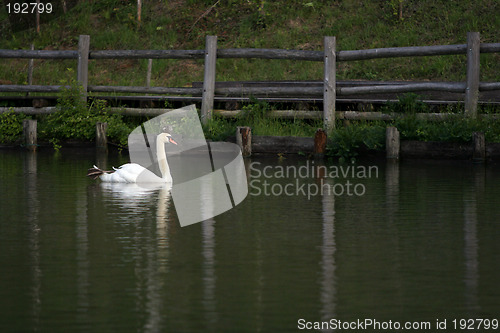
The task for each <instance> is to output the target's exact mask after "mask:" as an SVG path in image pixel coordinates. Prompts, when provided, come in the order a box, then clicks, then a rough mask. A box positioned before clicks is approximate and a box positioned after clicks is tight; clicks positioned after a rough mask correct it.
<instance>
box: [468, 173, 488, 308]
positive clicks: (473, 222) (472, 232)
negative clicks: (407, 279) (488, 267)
mask: <svg viewBox="0 0 500 333" xmlns="http://www.w3.org/2000/svg"><path fill="white" fill-rule="evenodd" d="M473 171H474V177H473V181H474V182H473V184H472V185H471V186H470V187H469V188H466V189H464V243H465V244H464V245H465V246H464V256H465V301H466V305H467V307H468V310H469V311H477V310H479V306H478V301H477V285H478V279H479V273H478V266H479V262H478V249H479V240H478V237H477V199H478V198H477V197H478V196H479V195H481V194H482V193H484V182H485V170H484V165H483V164H480V165H474V170H473Z"/></svg>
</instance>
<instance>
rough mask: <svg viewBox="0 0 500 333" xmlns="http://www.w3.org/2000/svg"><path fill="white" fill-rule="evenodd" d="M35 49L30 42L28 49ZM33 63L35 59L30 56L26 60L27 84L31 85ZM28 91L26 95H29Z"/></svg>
mask: <svg viewBox="0 0 500 333" xmlns="http://www.w3.org/2000/svg"><path fill="white" fill-rule="evenodd" d="M34 49H35V44H31V46H30V50H31V51H33V50H34ZM34 65H35V59H33V58H31V59H30V60H29V62H28V85H29V86H31V85H32V84H33V67H34ZM29 94H30V93H29V92H27V93H26V96H29Z"/></svg>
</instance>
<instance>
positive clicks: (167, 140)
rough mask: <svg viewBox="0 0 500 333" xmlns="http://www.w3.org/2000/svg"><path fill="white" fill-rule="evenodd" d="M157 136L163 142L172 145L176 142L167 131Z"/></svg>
mask: <svg viewBox="0 0 500 333" xmlns="http://www.w3.org/2000/svg"><path fill="white" fill-rule="evenodd" d="M157 138H158V140H161V141H163V142H164V143H173V144H174V145H176V144H177V142H175V140H174V139H173V138H172V135H170V134H169V133H160V134H159V135H158V137H157Z"/></svg>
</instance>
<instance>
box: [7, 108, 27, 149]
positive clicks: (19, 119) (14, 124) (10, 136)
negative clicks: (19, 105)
mask: <svg viewBox="0 0 500 333" xmlns="http://www.w3.org/2000/svg"><path fill="white" fill-rule="evenodd" d="M24 119H28V117H27V116H26V115H24V114H17V113H14V111H9V112H6V113H2V114H0V142H2V143H14V142H16V141H17V140H18V139H19V138H20V137H21V135H22V134H23V120H24Z"/></svg>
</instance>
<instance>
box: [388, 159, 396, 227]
mask: <svg viewBox="0 0 500 333" xmlns="http://www.w3.org/2000/svg"><path fill="white" fill-rule="evenodd" d="M385 197H386V200H385V201H386V204H387V216H388V217H389V218H391V219H392V218H393V217H394V214H395V213H396V212H397V211H398V206H399V161H398V160H395V159H388V160H387V161H386V166H385Z"/></svg>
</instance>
